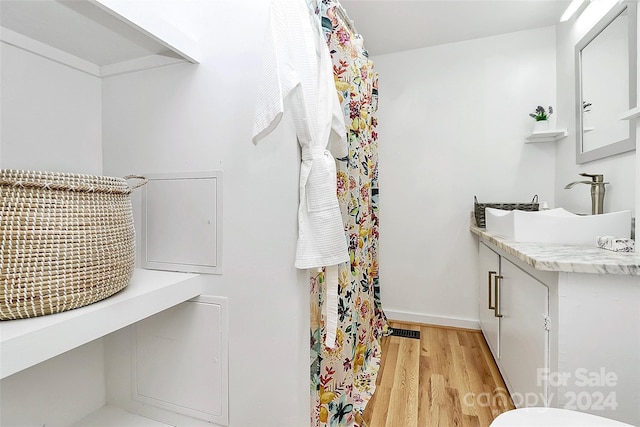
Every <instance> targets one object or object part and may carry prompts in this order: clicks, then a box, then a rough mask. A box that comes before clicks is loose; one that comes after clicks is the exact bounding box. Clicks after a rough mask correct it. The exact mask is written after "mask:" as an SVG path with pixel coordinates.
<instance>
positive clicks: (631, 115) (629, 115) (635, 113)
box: [620, 107, 640, 120]
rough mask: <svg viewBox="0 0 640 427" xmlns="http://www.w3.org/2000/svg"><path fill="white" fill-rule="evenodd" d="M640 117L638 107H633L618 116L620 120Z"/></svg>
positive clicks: (639, 108)
mask: <svg viewBox="0 0 640 427" xmlns="http://www.w3.org/2000/svg"><path fill="white" fill-rule="evenodd" d="M637 117H640V107H635V108H632V109H630V110H629V111H627V112H625V113H624V114H622V116H620V120H632V119H635V118H637Z"/></svg>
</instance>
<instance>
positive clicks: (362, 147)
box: [309, 0, 389, 427]
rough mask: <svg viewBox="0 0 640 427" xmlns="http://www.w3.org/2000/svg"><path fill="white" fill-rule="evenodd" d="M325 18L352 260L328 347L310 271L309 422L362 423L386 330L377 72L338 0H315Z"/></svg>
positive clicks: (332, 426)
mask: <svg viewBox="0 0 640 427" xmlns="http://www.w3.org/2000/svg"><path fill="white" fill-rule="evenodd" d="M309 1H310V3H311V4H310V6H311V7H312V9H315V11H316V14H317V15H318V16H319V18H320V19H321V21H322V27H323V30H324V32H325V36H326V38H327V45H328V47H329V49H330V52H331V57H332V60H333V68H334V80H335V83H336V90H337V93H338V97H339V100H340V103H341V105H342V108H343V111H344V115H345V124H346V133H347V140H348V144H349V154H348V156H347V157H345V158H343V159H339V161H338V179H337V181H338V189H337V191H338V200H339V202H340V208H341V211H342V217H343V221H344V224H345V231H346V233H347V236H348V238H349V255H350V263H349V264H342V265H340V269H339V296H338V331H337V337H336V347H335V348H334V349H330V348H327V347H325V346H324V336H325V334H326V330H325V328H324V322H323V320H324V318H323V314H322V307H323V304H324V299H325V291H326V286H324V273H323V272H318V273H315V274H314V275H313V276H312V277H311V404H312V407H311V425H312V426H316V427H327V426H328V427H342V426H354V427H361V426H364V424H363V422H362V412H363V411H364V408H365V406H366V403H367V402H368V400H369V399H370V397H371V395H372V394H373V392H374V391H375V382H376V377H377V373H378V369H379V366H380V357H381V353H380V338H381V337H382V336H383V335H385V334H387V333H388V330H389V328H388V325H387V319H386V316H385V315H384V312H383V311H382V305H381V303H380V294H379V283H378V135H377V133H376V125H377V122H376V117H375V114H376V110H377V102H378V90H377V73H376V72H375V71H374V70H373V63H372V62H371V61H370V60H369V59H368V57H367V53H366V52H365V51H364V50H363V48H362V46H361V45H358V43H357V42H356V41H355V36H354V34H353V32H352V31H351V30H350V29H349V28H348V27H347V26H346V25H345V23H344V22H342V20H341V19H340V17H339V15H338V14H337V13H336V12H337V10H336V8H337V7H341V6H339V5H338V3H337V2H336V1H335V0H317V1H315V0H309Z"/></svg>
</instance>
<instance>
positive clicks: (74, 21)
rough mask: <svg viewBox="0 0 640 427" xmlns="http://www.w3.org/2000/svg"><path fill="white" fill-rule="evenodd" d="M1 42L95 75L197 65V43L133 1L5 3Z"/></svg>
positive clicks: (0, 4)
mask: <svg viewBox="0 0 640 427" xmlns="http://www.w3.org/2000/svg"><path fill="white" fill-rule="evenodd" d="M0 15H1V16H2V27H1V31H0V40H1V41H2V43H4V44H7V45H10V46H16V47H19V48H21V49H24V50H26V51H28V52H32V53H34V54H36V55H39V56H43V57H45V58H48V59H51V60H52V61H55V62H58V63H61V64H64V65H67V66H69V67H71V68H74V69H77V70H79V71H82V72H85V73H88V74H91V75H93V76H96V77H100V78H102V77H108V76H113V75H118V74H122V73H127V72H132V71H138V70H144V69H150V68H157V67H162V66H165V65H169V64H175V63H179V62H191V63H198V58H199V56H200V53H199V52H198V45H197V42H196V41H194V40H192V39H191V38H189V37H188V36H187V35H186V34H184V33H183V32H181V31H179V30H178V29H177V28H175V27H173V26H172V25H171V24H170V23H168V22H166V21H164V20H163V19H162V17H161V16H159V15H156V14H154V13H149V10H148V9H146V8H145V9H141V8H139V7H137V5H135V3H132V2H130V1H123V0H74V1H72V2H60V1H54V0H39V1H0Z"/></svg>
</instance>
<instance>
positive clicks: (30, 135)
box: [0, 44, 105, 426]
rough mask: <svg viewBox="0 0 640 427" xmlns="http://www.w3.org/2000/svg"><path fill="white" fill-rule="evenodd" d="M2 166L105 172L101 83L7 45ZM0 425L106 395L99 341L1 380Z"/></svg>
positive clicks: (75, 409) (30, 420)
mask: <svg viewBox="0 0 640 427" xmlns="http://www.w3.org/2000/svg"><path fill="white" fill-rule="evenodd" d="M0 54H1V60H0V63H1V64H2V72H1V85H2V86H1V88H0V92H1V93H2V96H1V97H0V99H1V108H2V123H1V126H0V128H1V139H0V146H1V147H2V158H1V159H0V167H2V168H7V169H32V170H43V171H60V172H72V173H88V174H97V175H100V174H102V144H101V139H102V137H101V126H100V118H101V113H100V111H101V82H100V80H99V79H97V78H95V77H91V76H89V75H87V74H84V73H81V72H78V71H76V70H73V69H71V68H69V67H66V66H64V65H61V64H58V63H55V62H53V61H50V60H47V59H44V58H42V57H40V56H37V55H34V54H32V53H29V52H26V51H24V50H21V49H18V48H15V47H13V46H10V45H6V44H2V45H1V49H0ZM0 395H1V396H0V398H1V403H0V407H1V411H0V414H1V416H0V424H1V425H7V426H33V425H44V424H45V423H46V425H47V426H65V425H69V424H70V423H71V422H73V421H76V420H78V419H79V418H81V417H83V416H85V415H86V414H87V413H89V412H91V411H93V410H95V409H97V408H99V407H100V406H102V405H103V404H104V401H105V379H104V364H103V345H102V341H101V340H97V341H94V342H92V343H89V344H87V345H85V346H82V347H80V348H77V349H75V350H72V351H70V352H67V353H65V354H62V355H60V356H58V357H56V358H54V359H51V360H49V361H47V362H44V363H41V364H39V365H37V366H35V367H33V368H31V369H28V370H26V371H23V372H18V373H16V374H14V375H12V376H10V377H7V378H5V379H3V380H2V381H0Z"/></svg>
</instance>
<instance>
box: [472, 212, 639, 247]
mask: <svg viewBox="0 0 640 427" xmlns="http://www.w3.org/2000/svg"><path fill="white" fill-rule="evenodd" d="M485 221H486V227H487V231H489V232H492V233H495V234H497V235H499V236H501V237H503V238H505V239H506V240H511V241H513V242H538V243H559V244H565V245H594V246H595V244H596V238H597V237H598V236H613V237H624V238H629V236H630V235H631V211H620V212H612V213H607V214H602V215H576V214H573V213H571V212H568V211H566V210H564V209H562V208H556V209H549V210H545V211H535V212H528V211H519V210H513V211H506V210H502V209H493V208H486V210H485Z"/></svg>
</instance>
